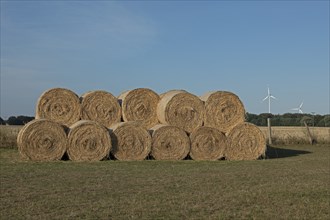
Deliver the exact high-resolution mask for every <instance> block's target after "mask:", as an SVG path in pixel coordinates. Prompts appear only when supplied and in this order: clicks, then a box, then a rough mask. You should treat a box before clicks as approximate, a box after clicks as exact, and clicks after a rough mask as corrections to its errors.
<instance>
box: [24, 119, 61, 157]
mask: <svg viewBox="0 0 330 220" xmlns="http://www.w3.org/2000/svg"><path fill="white" fill-rule="evenodd" d="M17 145H18V151H19V153H20V155H21V156H22V157H23V158H24V159H29V160H36V161H51V160H60V159H61V158H62V156H63V155H64V153H65V151H66V147H67V135H66V131H65V127H64V126H62V125H60V124H59V123H57V122H54V121H51V120H48V119H35V120H33V121H30V122H29V123H27V124H26V125H24V127H23V128H22V129H21V130H20V131H19V133H18V136H17Z"/></svg>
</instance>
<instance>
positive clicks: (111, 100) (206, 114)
mask: <svg viewBox="0 0 330 220" xmlns="http://www.w3.org/2000/svg"><path fill="white" fill-rule="evenodd" d="M36 119H50V120H53V121H55V122H58V123H60V124H63V125H66V126H71V125H72V124H74V123H75V122H77V121H79V120H92V121H97V122H99V123H100V124H102V125H104V126H105V127H107V128H110V127H111V126H112V125H114V124H116V123H118V122H121V121H124V122H128V121H138V122H140V124H141V125H142V126H144V127H145V128H147V129H149V128H152V127H153V126H155V125H157V124H159V123H162V124H167V125H174V126H177V127H179V128H182V129H183V130H185V131H186V132H188V133H191V132H192V131H194V130H195V129H196V128H198V127H200V126H207V127H212V128H216V129H218V130H219V131H221V132H223V133H228V132H229V131H230V130H231V129H232V128H233V127H235V125H237V124H239V123H241V122H244V120H245V109H244V105H243V103H242V102H241V100H240V99H239V97H238V96H237V95H235V94H234V93H232V92H227V91H215V92H208V93H206V94H205V95H203V96H201V97H198V96H196V95H194V94H191V93H189V92H187V91H184V90H171V91H168V92H166V93H163V94H161V95H158V94H157V93H155V92H154V91H152V90H151V89H147V88H138V89H133V90H129V91H125V92H123V93H122V94H120V95H119V96H118V97H115V96H113V95H112V94H111V93H109V92H107V91H90V92H87V93H85V94H83V95H82V96H81V97H79V96H78V95H77V94H75V93H74V92H73V91H71V90H69V89H65V88H53V89H50V90H47V91H45V92H44V93H43V94H42V95H41V96H40V97H39V99H38V102H37V106H36Z"/></svg>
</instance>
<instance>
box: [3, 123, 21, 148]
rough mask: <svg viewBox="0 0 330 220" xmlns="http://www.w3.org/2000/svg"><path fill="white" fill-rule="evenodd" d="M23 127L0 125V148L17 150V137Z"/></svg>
mask: <svg viewBox="0 0 330 220" xmlns="http://www.w3.org/2000/svg"><path fill="white" fill-rule="evenodd" d="M22 127H23V125H0V148H17V135H18V132H19V131H20V130H21V128H22Z"/></svg>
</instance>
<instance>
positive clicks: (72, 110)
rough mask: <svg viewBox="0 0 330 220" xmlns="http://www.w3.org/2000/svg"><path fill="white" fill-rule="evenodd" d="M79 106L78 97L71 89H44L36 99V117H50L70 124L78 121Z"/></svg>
mask: <svg viewBox="0 0 330 220" xmlns="http://www.w3.org/2000/svg"><path fill="white" fill-rule="evenodd" d="M80 116H81V107H80V100H79V97H78V96H77V95H76V94H75V93H74V92H72V91H70V90H68V89H63V88H54V89H50V90H47V91H45V92H44V93H43V94H41V96H40V97H39V99H38V102H37V107H36V117H35V118H36V119H42V118H45V119H50V120H53V121H56V122H58V123H60V124H63V125H66V126H70V125H72V124H73V123H75V122H77V121H79V119H80Z"/></svg>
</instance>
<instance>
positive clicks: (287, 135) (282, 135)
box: [259, 126, 330, 144]
mask: <svg viewBox="0 0 330 220" xmlns="http://www.w3.org/2000/svg"><path fill="white" fill-rule="evenodd" d="M259 128H260V130H261V131H262V132H263V134H264V136H265V137H268V134H267V131H268V128H267V127H259ZM309 130H310V132H311V134H312V136H313V138H314V139H316V141H317V143H320V144H330V128H329V127H310V128H309ZM272 141H273V144H307V143H309V139H308V135H307V130H306V128H305V127H281V126H274V127H272Z"/></svg>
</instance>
